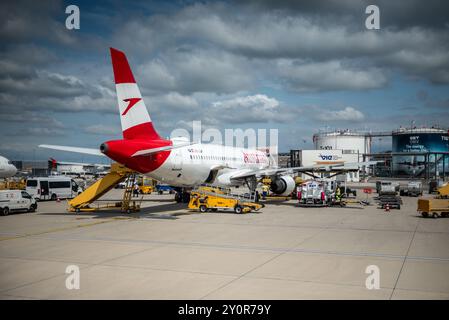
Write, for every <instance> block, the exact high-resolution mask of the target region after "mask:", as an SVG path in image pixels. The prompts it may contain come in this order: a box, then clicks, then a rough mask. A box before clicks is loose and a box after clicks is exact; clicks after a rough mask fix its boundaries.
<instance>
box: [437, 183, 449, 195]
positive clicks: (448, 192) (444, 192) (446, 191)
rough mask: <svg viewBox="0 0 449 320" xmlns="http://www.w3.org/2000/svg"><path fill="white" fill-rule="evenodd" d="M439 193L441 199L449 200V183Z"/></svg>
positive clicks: (440, 188) (439, 189) (438, 190)
mask: <svg viewBox="0 0 449 320" xmlns="http://www.w3.org/2000/svg"><path fill="white" fill-rule="evenodd" d="M437 193H438V197H439V198H449V183H446V184H444V185H443V186H441V187H439V188H438V189H437Z"/></svg>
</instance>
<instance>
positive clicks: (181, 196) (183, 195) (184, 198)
mask: <svg viewBox="0 0 449 320" xmlns="http://www.w3.org/2000/svg"><path fill="white" fill-rule="evenodd" d="M175 191H176V194H175V201H176V202H178V203H189V201H190V192H187V191H186V190H185V189H184V188H176V189H175Z"/></svg>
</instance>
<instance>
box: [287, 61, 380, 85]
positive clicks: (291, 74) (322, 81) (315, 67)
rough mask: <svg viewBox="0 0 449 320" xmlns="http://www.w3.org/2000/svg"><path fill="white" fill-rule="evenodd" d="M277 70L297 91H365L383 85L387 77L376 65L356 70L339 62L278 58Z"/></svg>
mask: <svg viewBox="0 0 449 320" xmlns="http://www.w3.org/2000/svg"><path fill="white" fill-rule="evenodd" d="M278 70H279V74H280V77H281V79H284V80H285V81H286V82H287V83H288V85H289V86H290V88H291V89H292V90H295V91H299V92H307V91H326V90H366V89H375V88H380V87H383V86H384V85H385V84H386V83H387V78H386V76H385V75H384V74H383V73H382V71H381V70H379V69H377V68H368V69H357V68H353V67H349V66H345V65H343V64H342V63H341V62H340V61H328V62H316V63H300V62H299V63H295V62H290V61H280V62H279V63H278Z"/></svg>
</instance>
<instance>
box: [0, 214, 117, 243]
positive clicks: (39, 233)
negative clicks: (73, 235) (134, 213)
mask: <svg viewBox="0 0 449 320" xmlns="http://www.w3.org/2000/svg"><path fill="white" fill-rule="evenodd" d="M114 220H116V219H110V220H105V221H96V222H92V223H85V224H78V225H76V226H70V227H62V228H54V229H50V230H45V231H41V232H36V233H26V234H23V235H20V236H13V237H6V238H1V239H0V241H5V240H12V239H19V238H26V237H32V236H39V235H42V234H47V233H52V232H58V231H64V230H70V229H76V228H83V227H91V226H95V225H97V224H103V223H107V222H112V221H114Z"/></svg>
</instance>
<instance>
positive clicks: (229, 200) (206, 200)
mask: <svg viewBox="0 0 449 320" xmlns="http://www.w3.org/2000/svg"><path fill="white" fill-rule="evenodd" d="M263 207H264V205H263V204H261V203H259V202H253V201H251V200H249V199H246V198H243V197H239V196H238V195H232V194H230V193H224V192H223V190H221V189H217V190H214V189H213V188H209V187H207V188H201V187H199V188H197V189H195V190H193V191H192V192H191V193H190V202H189V205H188V208H189V209H192V210H199V211H200V212H208V211H218V210H233V211H234V212H235V213H237V214H240V213H249V212H252V211H258V210H260V209H262V208H263Z"/></svg>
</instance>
